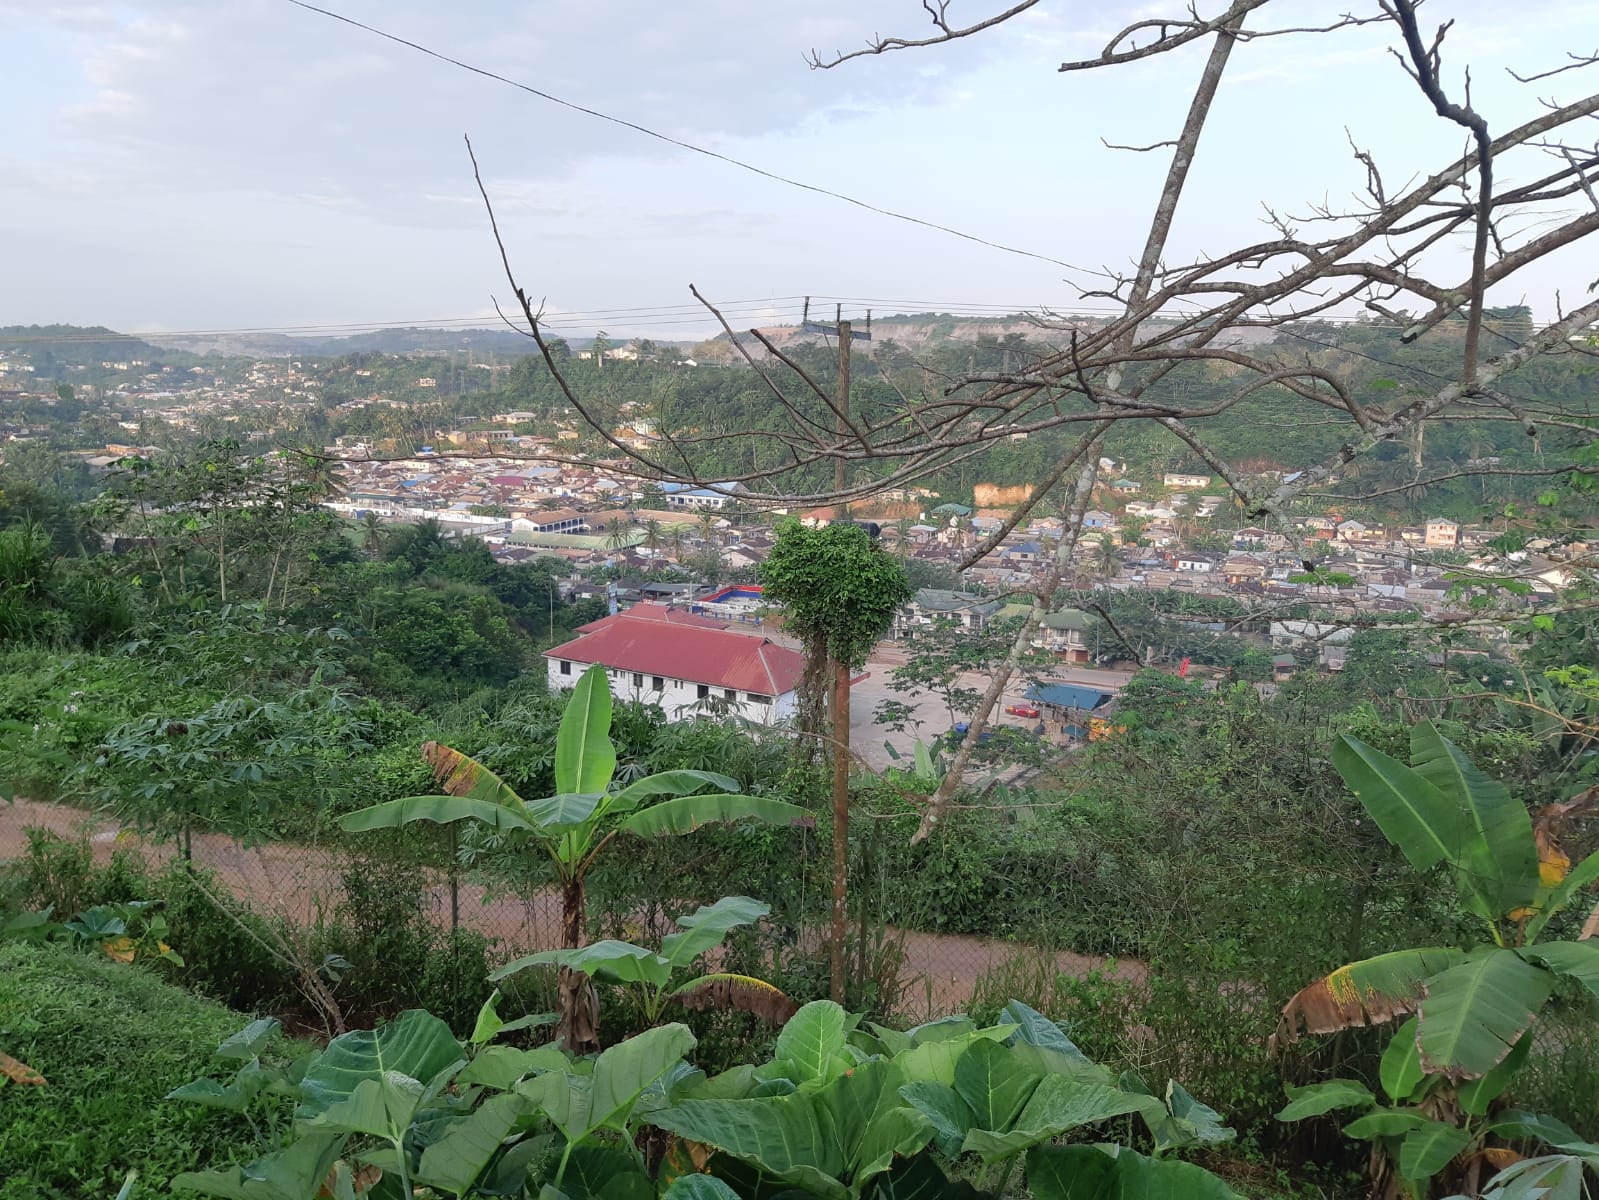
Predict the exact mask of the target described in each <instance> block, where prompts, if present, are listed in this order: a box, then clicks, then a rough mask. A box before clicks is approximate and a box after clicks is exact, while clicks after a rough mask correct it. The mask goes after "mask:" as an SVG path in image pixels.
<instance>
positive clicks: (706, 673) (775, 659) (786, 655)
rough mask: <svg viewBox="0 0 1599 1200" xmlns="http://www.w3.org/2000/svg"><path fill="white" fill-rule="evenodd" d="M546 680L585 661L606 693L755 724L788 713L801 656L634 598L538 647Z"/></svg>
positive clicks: (565, 678) (559, 680) (563, 684)
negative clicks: (604, 680)
mask: <svg viewBox="0 0 1599 1200" xmlns="http://www.w3.org/2000/svg"><path fill="white" fill-rule="evenodd" d="M544 658H545V661H546V663H547V664H548V666H547V669H548V672H549V681H550V687H552V688H570V687H573V686H575V685H576V684H577V681H578V680H579V679H580V678H581V677H582V675H583V672H584V671H585V670H587V669H588V667H589V666H590V665H592V664H595V663H598V664H599V665H601V666H603V667H604V668H605V673H606V676H607V677H608V678H609V680H610V684H611V693H612V695H614V696H616V697H618V698H620V699H625V700H638V701H642V702H644V703H647V704H655V705H658V706H660V708H661V709H662V710H663V711H664V712H665V713H666V714H667V715H668V716H685V715H692V714H694V713H696V712H724V713H728V714H731V715H733V716H738V717H743V718H746V719H748V720H751V721H757V722H760V723H762V724H772V723H774V722H777V721H781V720H785V719H786V718H789V717H792V716H793V715H794V713H795V711H796V709H797V706H798V702H797V698H796V695H795V692H796V689H797V688H798V687H799V681H800V676H801V675H802V674H803V673H804V670H805V658H804V656H803V655H801V654H799V653H797V652H796V651H793V650H790V649H788V648H787V647H785V646H779V645H778V644H777V643H776V642H773V641H771V640H770V639H769V638H764V637H755V636H752V635H749V634H743V633H737V632H734V631H732V630H729V629H726V628H724V627H723V626H722V624H721V623H720V622H716V621H707V620H705V619H704V618H702V617H696V616H693V615H692V614H689V613H682V612H672V611H670V610H666V609H663V608H662V607H661V606H659V605H643V604H641V605H636V606H635V607H633V608H630V609H628V610H627V611H626V612H622V613H618V614H617V615H616V616H614V617H604V618H602V619H600V620H598V621H594V622H592V623H590V624H588V625H585V626H583V627H582V629H580V630H579V631H578V636H577V637H576V638H574V639H573V640H572V641H570V642H566V643H564V644H562V645H559V646H555V647H553V648H552V649H549V650H546V651H545V652H544Z"/></svg>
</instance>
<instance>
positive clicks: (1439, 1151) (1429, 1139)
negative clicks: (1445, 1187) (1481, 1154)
mask: <svg viewBox="0 0 1599 1200" xmlns="http://www.w3.org/2000/svg"><path fill="white" fill-rule="evenodd" d="M1469 1145H1471V1134H1469V1133H1467V1132H1466V1131H1465V1130H1464V1129H1461V1128H1459V1127H1458V1126H1456V1125H1447V1124H1445V1123H1444V1122H1442V1121H1427V1122H1424V1123H1423V1124H1422V1125H1420V1126H1419V1127H1418V1128H1416V1129H1412V1130H1411V1131H1410V1132H1409V1133H1407V1134H1405V1140H1404V1141H1402V1142H1400V1143H1399V1174H1400V1175H1402V1176H1403V1177H1404V1178H1406V1179H1414V1180H1422V1179H1431V1178H1432V1177H1433V1176H1434V1175H1436V1174H1438V1172H1439V1171H1442V1170H1443V1169H1444V1168H1445V1167H1447V1166H1448V1165H1449V1164H1450V1163H1451V1162H1452V1161H1453V1160H1454V1159H1455V1158H1456V1157H1457V1156H1458V1155H1459V1154H1460V1152H1461V1151H1463V1150H1464V1149H1465V1148H1466V1147H1467V1146H1469Z"/></svg>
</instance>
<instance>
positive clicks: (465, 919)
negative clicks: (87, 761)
mask: <svg viewBox="0 0 1599 1200" xmlns="http://www.w3.org/2000/svg"><path fill="white" fill-rule="evenodd" d="M30 828H39V829H48V830H50V831H52V832H54V833H57V834H60V835H61V836H63V837H86V838H87V839H88V841H89V844H90V845H91V847H92V848H93V851H94V856H95V858H96V860H98V861H100V862H105V861H107V860H109V859H110V857H111V856H112V854H113V853H115V852H116V851H117V850H119V849H124V850H128V851H131V852H133V853H136V854H138V855H140V856H141V857H142V858H144V860H145V861H146V862H149V863H151V864H152V865H155V864H160V863H162V862H165V861H166V860H168V859H170V858H172V857H173V856H174V854H175V853H176V851H175V848H173V847H170V846H158V845H152V844H150V843H148V842H146V841H145V840H144V839H143V838H141V837H139V836H138V835H137V834H135V833H132V832H129V831H125V830H122V829H121V828H120V827H119V826H118V824H117V823H116V822H115V821H114V820H111V819H109V818H106V817H104V816H101V815H95V814H91V813H85V812H83V811H81V810H79V809H74V808H68V807H66V806H65V805H60V804H47V803H42V802H39V801H35V800H22V799H18V800H15V801H13V802H11V803H9V804H7V803H0V863H3V862H5V861H6V860H10V859H15V858H18V857H20V856H21V855H23V854H24V853H25V852H26V850H27V844H28V839H27V832H26V831H27V830H28V829H30ZM194 858H195V861H196V862H198V863H201V864H203V865H205V866H206V867H208V868H210V869H211V870H213V871H215V872H216V873H217V874H218V875H219V876H220V877H221V878H222V879H223V880H224V881H226V883H227V884H228V886H229V888H230V889H231V890H232V892H233V894H234V895H235V896H237V897H238V898H239V899H240V900H243V901H245V902H246V903H248V904H249V905H251V906H252V907H254V908H258V909H260V910H262V911H268V912H277V913H281V914H282V915H284V916H286V917H288V918H289V919H291V920H293V921H295V922H297V923H302V924H309V923H312V922H314V921H316V920H317V918H318V917H319V916H320V915H322V914H324V913H326V912H328V911H329V910H330V909H331V908H332V906H333V905H334V904H336V903H337V902H338V898H339V894H340V883H339V879H340V875H341V873H342V872H343V870H344V869H345V866H346V862H347V860H344V859H341V858H340V857H339V856H338V855H337V853H336V852H335V851H334V850H331V849H328V848H325V847H320V846H315V845H303V844H296V843H284V842H277V843H271V844H267V845H262V846H254V847H248V848H246V847H243V846H240V845H239V844H238V843H236V842H234V841H233V840H231V839H230V838H226V837H222V836H220V835H216V834H198V835H196V836H195V838H194ZM429 890H430V894H431V898H432V901H433V912H434V915H435V918H436V919H437V920H439V921H440V923H441V924H442V923H445V922H448V921H449V919H450V889H449V886H448V884H447V883H444V882H439V883H437V884H435V885H434V886H433V887H431V888H430V889H429ZM459 904H460V922H461V924H462V925H463V926H465V927H467V928H470V929H476V930H478V931H479V932H481V933H483V934H484V935H485V936H488V937H490V938H494V939H495V940H497V941H498V942H499V943H500V945H501V947H502V948H503V949H504V950H505V951H506V952H507V953H508V955H511V954H527V953H532V952H535V951H538V950H547V949H552V948H554V947H556V946H558V945H560V921H559V906H558V902H557V899H556V897H555V895H554V894H553V893H541V894H539V895H536V896H534V897H533V898H532V899H531V900H528V901H525V902H524V901H523V900H521V899H519V898H517V897H514V896H509V895H506V894H503V893H498V894H496V893H491V892H489V891H488V889H486V888H484V887H481V886H479V885H475V884H467V883H463V884H462V885H461V887H460V891H459ZM885 940H886V941H888V942H889V943H893V942H896V941H901V940H902V942H903V954H904V961H903V965H902V966H901V969H900V978H901V981H902V983H903V984H904V990H903V995H902V1000H901V1009H902V1011H903V1014H904V1015H906V1016H909V1017H912V1018H915V1019H926V1018H928V1017H932V1016H938V1015H942V1014H945V1013H950V1012H956V1011H959V1010H960V1009H962V1008H964V1007H965V1006H966V1005H967V1004H968V1003H969V1002H970V1001H971V998H972V994H973V992H974V990H975V988H976V986H977V982H978V980H979V979H981V978H982V977H983V976H984V975H985V974H987V973H988V972H990V971H993V970H997V969H999V968H1000V967H1002V966H1003V965H1005V964H1006V963H1008V962H1011V961H1013V960H1015V961H1016V962H1017V964H1018V965H1021V964H1027V965H1030V966H1034V967H1036V966H1038V965H1040V962H1041V960H1045V956H1044V955H1043V954H1042V952H1040V951H1038V950H1035V949H1033V948H1032V947H1028V946H1019V945H1016V944H1014V943H1010V942H1003V941H997V940H987V939H981V938H972V937H958V936H952V935H947V934H935V933H917V932H909V931H904V932H902V931H898V930H888V931H886V936H885ZM1054 961H1055V966H1056V969H1057V970H1059V971H1061V972H1063V973H1066V974H1070V975H1084V974H1087V973H1088V972H1089V971H1091V970H1093V969H1095V968H1097V967H1102V966H1104V965H1105V960H1104V959H1099V958H1092V957H1089V956H1086V955H1079V954H1070V953H1066V952H1061V953H1058V954H1056V955H1054ZM1116 971H1117V974H1119V975H1121V976H1123V977H1126V978H1137V977H1138V976H1139V975H1141V973H1142V972H1141V968H1140V967H1139V966H1138V964H1136V963H1130V962H1120V963H1118V964H1117V966H1116Z"/></svg>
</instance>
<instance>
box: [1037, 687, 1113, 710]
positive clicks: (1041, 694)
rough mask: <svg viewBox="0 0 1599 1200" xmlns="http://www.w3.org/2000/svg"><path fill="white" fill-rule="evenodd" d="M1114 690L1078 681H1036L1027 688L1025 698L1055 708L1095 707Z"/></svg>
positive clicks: (1109, 696) (1108, 697)
mask: <svg viewBox="0 0 1599 1200" xmlns="http://www.w3.org/2000/svg"><path fill="white" fill-rule="evenodd" d="M1113 695H1115V693H1114V692H1107V691H1105V690H1104V689H1103V688H1097V687H1089V686H1087V685H1086V684H1078V683H1037V684H1034V685H1033V686H1032V687H1030V688H1028V689H1027V699H1029V700H1037V701H1041V702H1042V703H1044V704H1053V705H1055V706H1056V707H1057V708H1081V709H1090V710H1091V709H1095V708H1098V707H1099V706H1100V705H1102V704H1104V703H1105V702H1106V701H1107V700H1109V699H1110V698H1111V697H1112V696H1113Z"/></svg>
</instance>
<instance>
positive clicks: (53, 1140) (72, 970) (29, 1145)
mask: <svg viewBox="0 0 1599 1200" xmlns="http://www.w3.org/2000/svg"><path fill="white" fill-rule="evenodd" d="M244 1023H245V1019H244V1018H242V1017H241V1016H240V1015H239V1014H238V1013H235V1012H233V1011H231V1010H230V1009H227V1008H224V1007H222V1006H221V1005H219V1004H214V1003H211V1002H209V1001H206V1000H201V999H199V998H197V997H195V996H193V995H191V994H190V993H188V992H185V991H182V990H180V989H178V988H175V987H173V986H171V985H169V984H166V983H163V982H162V981H161V980H159V979H157V978H156V977H155V976H154V975H151V974H149V973H147V972H146V971H144V970H142V969H140V968H137V967H131V966H124V965H122V964H119V963H114V962H111V961H109V960H106V959H102V958H95V957H92V956H90V955H87V954H81V953H75V952H72V951H69V950H65V949H63V948H60V947H55V946H25V945H21V944H11V945H0V1050H4V1051H6V1052H7V1053H9V1054H11V1055H12V1056H13V1057H15V1058H18V1059H20V1060H21V1061H23V1062H24V1063H27V1064H28V1065H30V1066H32V1067H33V1068H34V1069H35V1070H37V1071H39V1072H40V1073H42V1074H43V1075H44V1076H45V1078H46V1079H47V1080H48V1083H47V1084H46V1085H45V1086H43V1087H32V1086H20V1085H17V1084H10V1083H5V1085H4V1086H3V1087H0V1200H74V1198H77V1197H84V1198H88V1197H96V1198H97V1200H98V1198H105V1200H109V1198H110V1197H112V1196H115V1195H116V1193H117V1189H118V1188H119V1187H120V1186H121V1184H122V1181H123V1178H124V1176H125V1175H126V1173H127V1172H128V1170H130V1169H136V1170H137V1171H138V1172H139V1182H138V1185H137V1187H136V1189H135V1191H134V1193H133V1194H134V1196H136V1197H143V1196H155V1195H166V1194H167V1182H168V1181H169V1180H170V1179H171V1177H172V1176H173V1175H176V1174H177V1173H178V1172H180V1171H186V1170H191V1169H194V1168H197V1167H205V1166H212V1165H220V1164H221V1163H224V1162H226V1161H231V1160H233V1159H235V1158H238V1157H241V1156H245V1155H248V1153H249V1149H250V1147H249V1144H248V1143H249V1141H250V1135H249V1131H248V1128H247V1127H246V1126H244V1125H243V1124H242V1123H240V1122H238V1121H236V1120H234V1119H233V1118H230V1117H228V1116H226V1115H224V1114H218V1113H211V1112H208V1111H207V1110H204V1109H200V1108H198V1107H194V1106H191V1105H183V1104H176V1103H170V1102H164V1101H163V1100H162V1097H163V1096H164V1095H165V1094H166V1093H167V1092H169V1091H171V1090H172V1089H173V1088H175V1087H177V1086H179V1085H180V1084H183V1083H187V1082H188V1081H189V1080H191V1079H193V1078H195V1077H196V1076H198V1075H201V1074H204V1073H205V1072H206V1069H207V1065H208V1064H209V1062H210V1060H211V1053H212V1051H213V1050H215V1049H216V1047H217V1044H218V1043H219V1042H221V1041H222V1039H223V1038H225V1037H227V1036H228V1035H229V1034H231V1033H233V1032H235V1031H236V1030H238V1029H239V1028H240V1027H241V1026H242V1025H243V1024H244ZM3 1082H4V1081H3V1079H0V1083H3Z"/></svg>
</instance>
